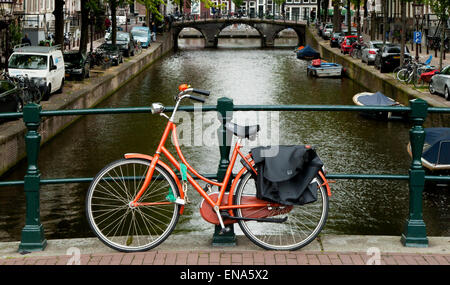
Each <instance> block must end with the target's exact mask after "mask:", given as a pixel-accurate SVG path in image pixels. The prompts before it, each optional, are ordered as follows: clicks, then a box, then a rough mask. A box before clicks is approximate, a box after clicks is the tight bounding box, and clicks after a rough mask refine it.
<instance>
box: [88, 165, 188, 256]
mask: <svg viewBox="0 0 450 285" xmlns="http://www.w3.org/2000/svg"><path fill="white" fill-rule="evenodd" d="M149 164H150V163H149V162H148V161H143V160H138V159H130V160H119V161H116V162H114V163H112V164H110V165H109V166H107V167H105V168H104V169H103V170H102V171H101V172H100V173H99V174H98V175H97V176H96V178H94V181H93V182H92V184H91V186H90V188H89V191H88V197H87V201H86V203H87V204H86V211H87V214H88V220H89V223H90V225H91V228H92V229H93V231H94V232H95V234H96V235H97V236H98V237H99V238H100V239H101V240H102V241H103V242H104V243H105V244H106V245H108V246H110V247H112V248H114V249H117V250H121V251H141V250H148V249H150V248H152V247H155V246H157V245H158V244H160V243H161V242H162V241H163V240H164V239H165V238H167V236H168V235H169V234H170V233H171V231H172V230H173V228H174V227H175V224H176V222H177V220H178V216H179V211H178V205H177V204H174V203H172V202H170V201H169V200H168V198H167V197H168V196H173V197H177V196H178V189H177V188H176V185H175V183H174V182H173V180H172V178H171V177H170V175H169V174H168V173H167V172H166V171H165V170H163V169H162V168H160V167H159V166H156V168H155V172H154V174H153V177H152V182H151V183H150V185H149V186H148V188H147V189H146V191H145V192H144V194H143V195H142V196H141V197H140V199H139V200H138V203H139V204H140V205H139V206H131V204H130V202H132V201H133V200H134V199H135V196H136V194H137V193H138V191H139V190H140V188H141V186H142V184H143V181H144V179H145V174H146V173H147V171H148V167H149Z"/></svg>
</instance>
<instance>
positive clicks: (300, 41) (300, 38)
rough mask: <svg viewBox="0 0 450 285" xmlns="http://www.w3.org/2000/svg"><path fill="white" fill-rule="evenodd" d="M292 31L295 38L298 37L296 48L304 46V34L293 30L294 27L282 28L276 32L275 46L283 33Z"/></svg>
mask: <svg viewBox="0 0 450 285" xmlns="http://www.w3.org/2000/svg"><path fill="white" fill-rule="evenodd" d="M290 31H293V32H294V34H295V36H296V37H297V39H296V42H295V45H296V46H301V45H304V34H303V32H301V31H299V30H296V29H293V28H292V27H280V28H279V29H278V30H276V31H275V33H274V38H273V41H274V45H275V41H276V39H279V38H280V34H281V33H282V32H286V33H289V32H290Z"/></svg>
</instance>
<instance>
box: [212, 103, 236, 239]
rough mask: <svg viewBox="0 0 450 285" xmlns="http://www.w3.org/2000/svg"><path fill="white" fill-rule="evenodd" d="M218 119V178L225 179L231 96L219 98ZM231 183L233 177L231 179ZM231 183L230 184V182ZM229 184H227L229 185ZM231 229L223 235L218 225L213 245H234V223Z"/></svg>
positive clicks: (229, 146)
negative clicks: (227, 125)
mask: <svg viewBox="0 0 450 285" xmlns="http://www.w3.org/2000/svg"><path fill="white" fill-rule="evenodd" d="M217 111H218V119H219V120H220V121H221V123H222V125H221V126H220V127H219V129H218V130H217V135H218V138H219V150H220V161H219V167H218V169H217V180H218V181H223V179H224V177H225V173H226V171H227V168H228V165H229V163H230V160H229V157H230V150H231V139H232V134H231V133H230V132H229V131H227V129H226V128H225V124H226V123H227V122H229V121H231V119H232V118H233V100H232V99H230V98H226V97H222V98H219V99H218V100H217ZM230 183H231V179H230ZM230 183H229V184H230ZM228 186H229V185H227V187H228ZM228 190H229V189H228ZM227 227H229V228H230V229H231V230H230V231H229V232H227V233H224V234H222V235H220V234H219V232H220V230H221V227H220V226H218V225H216V226H215V229H214V235H213V240H212V245H213V246H234V245H236V235H235V234H234V227H233V224H231V225H227Z"/></svg>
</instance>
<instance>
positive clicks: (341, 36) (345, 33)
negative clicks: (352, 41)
mask: <svg viewBox="0 0 450 285" xmlns="http://www.w3.org/2000/svg"><path fill="white" fill-rule="evenodd" d="M351 31H352V33H351V35H352V36H356V35H358V33H357V31H356V29H354V28H352V29H351ZM341 33H342V34H341V35H340V36H339V37H338V45H339V46H338V47H339V48H341V44H342V42H343V41H344V38H345V37H346V36H347V30H346V29H345V30H342V32H341Z"/></svg>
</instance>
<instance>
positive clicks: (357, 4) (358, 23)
mask: <svg viewBox="0 0 450 285" xmlns="http://www.w3.org/2000/svg"><path fill="white" fill-rule="evenodd" d="M351 2H352V3H353V5H354V7H355V9H356V27H357V31H358V38H359V37H360V36H361V15H360V10H361V0H352V1H351Z"/></svg>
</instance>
